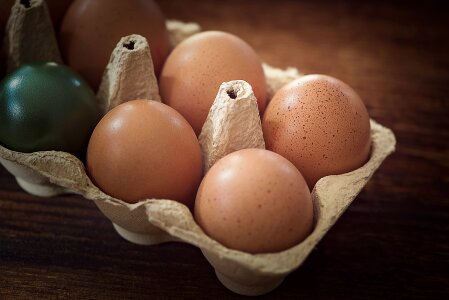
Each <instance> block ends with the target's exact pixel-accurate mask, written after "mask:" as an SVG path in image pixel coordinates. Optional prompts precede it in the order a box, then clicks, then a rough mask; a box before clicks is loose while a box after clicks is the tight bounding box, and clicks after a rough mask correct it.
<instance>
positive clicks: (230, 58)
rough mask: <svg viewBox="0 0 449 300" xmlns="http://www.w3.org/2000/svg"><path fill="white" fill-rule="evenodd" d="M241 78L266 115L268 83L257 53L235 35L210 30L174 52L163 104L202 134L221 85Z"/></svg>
mask: <svg viewBox="0 0 449 300" xmlns="http://www.w3.org/2000/svg"><path fill="white" fill-rule="evenodd" d="M238 79H242V80H245V81H247V82H248V83H249V84H250V85H251V86H252V88H253V91H254V94H255V96H256V98H257V104H258V106H259V111H260V112H261V113H263V111H264V110H265V97H266V83H265V75H264V72H263V69H262V65H261V61H260V59H259V57H258V56H257V54H256V53H255V52H254V50H253V49H252V48H251V47H250V46H249V45H248V44H247V43H246V42H244V41H243V40H242V39H240V38H238V37H237V36H235V35H232V34H229V33H225V32H219V31H206V32H202V33H198V34H195V35H193V36H191V37H190V38H188V39H186V40H184V41H183V42H182V43H180V44H179V45H178V46H177V47H176V48H175V49H174V50H173V51H172V53H171V54H170V55H169V57H168V58H167V61H166V63H165V65H164V68H163V69H162V72H161V76H160V79H159V83H160V84H159V88H160V93H161V97H162V101H164V103H166V104H168V105H170V106H171V107H173V108H174V109H176V110H177V111H179V112H180V113H181V114H182V115H183V116H184V117H185V118H186V119H187V121H188V122H189V123H190V124H191V125H192V127H193V129H194V130H195V132H196V134H197V135H199V134H200V132H201V128H202V127H203V124H204V121H205V120H206V117H207V114H208V113H209V109H210V107H211V106H212V103H213V102H214V100H215V96H216V95H217V92H218V88H219V87H220V84H221V83H223V82H225V81H230V80H238Z"/></svg>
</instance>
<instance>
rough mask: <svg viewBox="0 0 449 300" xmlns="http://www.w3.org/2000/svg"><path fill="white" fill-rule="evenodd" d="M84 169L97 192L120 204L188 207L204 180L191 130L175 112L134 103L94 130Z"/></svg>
mask: <svg viewBox="0 0 449 300" xmlns="http://www.w3.org/2000/svg"><path fill="white" fill-rule="evenodd" d="M87 170H88V173H89V175H90V177H91V179H92V180H93V182H94V183H95V184H96V185H97V186H98V187H99V188H100V189H102V190H103V191H104V192H105V193H107V194H109V195H111V196H113V197H115V198H118V199H121V200H123V201H126V202H129V203H135V202H137V201H139V200H142V199H145V198H162V199H173V200H177V201H179V202H182V203H184V204H186V205H191V204H192V202H193V200H194V197H195V194H196V190H197V188H198V185H199V183H200V181H201V176H202V161H201V150H200V146H199V143H198V140H197V138H196V135H195V133H194V132H193V130H192V127H190V125H189V124H188V123H187V121H186V120H185V119H184V118H183V117H182V116H181V115H180V114H179V113H178V112H176V111H175V110H174V109H173V108H171V107H169V106H167V105H165V104H162V103H160V102H156V101H151V100H134V101H129V102H126V103H123V104H121V105H119V106H117V107H115V108H114V109H112V110H111V111H109V112H108V113H107V114H106V115H105V116H104V117H103V119H101V121H100V122H99V123H98V125H97V126H96V127H95V129H94V132H93V133H92V136H91V139H90V141H89V146H88V149H87Z"/></svg>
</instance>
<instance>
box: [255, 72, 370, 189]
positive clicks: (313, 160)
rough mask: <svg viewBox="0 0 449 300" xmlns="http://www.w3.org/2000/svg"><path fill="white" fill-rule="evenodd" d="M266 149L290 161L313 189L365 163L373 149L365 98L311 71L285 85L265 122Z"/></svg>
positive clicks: (269, 108) (267, 112)
mask: <svg viewBox="0 0 449 300" xmlns="http://www.w3.org/2000/svg"><path fill="white" fill-rule="evenodd" d="M262 129H263V133H264V139H265V143H266V147H267V149H269V150H272V151H274V152H276V153H279V154H281V155H282V156H284V157H285V158H287V159H289V160H290V161H291V162H292V163H293V164H294V165H295V166H296V167H297V168H298V169H299V170H300V171H301V173H302V174H303V176H304V178H305V179H306V181H307V183H308V185H309V188H310V189H312V188H313V186H314V185H315V183H316V182H317V181H318V180H319V179H320V178H322V177H324V176H327V175H332V174H342V173H346V172H349V171H352V170H355V169H357V168H359V167H361V166H362V165H363V164H364V163H365V162H366V161H367V160H368V158H369V155H370V148H371V135H370V119H369V116H368V112H367V110H366V107H365V105H364V103H363V101H362V100H361V99H360V97H359V96H358V95H357V93H356V92H355V91H354V90H353V89H352V88H351V87H350V86H348V85H347V84H345V83H344V82H342V81H340V80H338V79H336V78H333V77H331V76H326V75H307V76H303V77H301V78H299V79H297V80H294V81H293V82H291V83H289V84H287V85H286V86H284V87H282V88H281V89H280V90H279V91H278V92H277V93H276V94H275V95H274V97H273V99H272V100H271V101H270V103H269V105H268V107H267V110H266V111H265V115H264V116H263V120H262Z"/></svg>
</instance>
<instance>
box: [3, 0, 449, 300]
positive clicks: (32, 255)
mask: <svg viewBox="0 0 449 300" xmlns="http://www.w3.org/2000/svg"><path fill="white" fill-rule="evenodd" d="M159 2H160V5H161V7H162V9H163V11H164V12H165V14H166V15H167V17H169V18H176V19H180V20H184V21H194V22H197V23H199V24H201V25H202V26H203V28H204V29H218V30H225V31H229V32H232V33H235V34H237V35H239V36H240V37H242V38H243V39H245V40H246V41H247V42H248V43H249V44H251V45H252V46H253V47H254V48H255V49H256V51H257V52H258V53H259V54H260V56H261V57H262V59H263V60H264V61H265V62H267V63H269V64H271V65H274V66H277V67H282V68H284V67H287V66H294V67H297V68H299V69H300V70H301V71H302V72H304V73H324V74H329V75H332V76H335V77H337V78H340V79H342V80H343V81H345V82H347V83H348V84H350V85H351V86H352V87H353V88H354V89H355V90H356V91H357V92H358V93H359V94H360V95H361V97H362V99H363V100H364V101H365V103H366V105H367V108H368V111H369V113H370V115H371V117H372V118H374V119H375V120H377V121H378V122H380V123H381V124H383V125H386V126H387V127H390V128H392V129H393V131H394V133H395V134H396V137H397V141H398V145H397V151H396V152H395V153H394V154H393V155H392V156H391V157H389V158H388V159H387V160H386V161H385V162H384V164H383V165H382V166H381V168H380V169H379V170H378V172H377V173H376V174H375V175H374V177H373V178H372V179H371V181H370V182H369V183H368V185H367V186H366V187H365V188H364V190H363V191H362V193H361V194H360V195H359V196H358V198H357V199H356V200H355V202H354V203H353V204H352V205H351V206H350V207H349V209H348V210H347V211H346V213H345V214H344V215H343V216H342V217H341V219H340V220H339V221H338V222H337V224H336V225H335V226H334V227H333V228H332V229H331V230H330V232H329V233H328V234H327V235H326V236H325V237H324V239H323V240H322V241H321V242H320V243H319V244H318V247H317V248H316V249H315V250H314V251H313V252H312V253H311V255H310V257H309V258H308V259H307V261H306V262H305V263H304V264H303V265H302V266H301V267H300V268H299V269H298V270H296V271H295V272H293V273H292V274H290V275H289V276H288V277H287V279H286V280H285V281H284V283H283V284H282V285H281V286H280V287H279V288H278V289H276V290H275V291H273V292H271V293H269V294H268V295H266V296H265V298H266V299H281V298H282V299H284V298H291V299H449V298H448V297H449V230H448V229H449V188H448V186H449V148H448V145H449V18H448V17H447V14H446V13H445V10H444V9H443V6H442V5H439V4H438V3H431V1H426V2H425V3H421V4H414V3H407V4H401V5H394V4H389V3H377V2H365V1H363V2H362V1H360V2H355V1H354V3H349V2H330V1H329V3H325V1H319V2H318V3H312V2H300V1H287V0H284V1H245V2H244V3H243V4H240V2H241V1H237V0H233V1H204V0H202V1H174V0H170V1H159ZM446 12H447V11H446ZM238 297H240V296H238V295H235V294H233V293H232V292H230V291H228V290H227V289H226V288H224V287H223V286H222V285H221V284H220V283H219V282H218V280H217V279H216V277H215V275H214V271H213V269H212V267H211V266H210V265H209V264H208V263H207V261H206V260H205V259H204V258H203V256H202V254H201V252H200V250H198V249H197V248H195V247H193V246H189V245H186V244H179V243H170V244H164V245H160V246H154V247H143V246H137V245H134V244H131V243H129V242H126V241H125V240H123V239H122V238H120V237H119V236H118V235H117V234H116V233H115V231H114V229H113V228H112V225H111V223H110V222H109V221H108V220H107V219H106V218H105V217H104V216H103V215H102V214H101V213H100V212H99V210H98V209H97V208H96V207H95V205H94V204H93V202H90V201H88V200H85V199H83V198H81V197H78V196H63V197H55V198H47V199H45V198H44V199H42V198H37V197H34V196H31V195H28V194H26V193H25V192H23V191H22V190H21V189H20V188H19V187H18V185H17V184H16V182H15V180H14V178H13V177H12V176H11V175H9V174H8V173H7V172H6V171H5V170H4V169H3V168H0V299H49V298H63V299H115V298H120V299H123V298H151V299H156V298H178V299H180V298H191V299H199V298H211V299H222V298H238Z"/></svg>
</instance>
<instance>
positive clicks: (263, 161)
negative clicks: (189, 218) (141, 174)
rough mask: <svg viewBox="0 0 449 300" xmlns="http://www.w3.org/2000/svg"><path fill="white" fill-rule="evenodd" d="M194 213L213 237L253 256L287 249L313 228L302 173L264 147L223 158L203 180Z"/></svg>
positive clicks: (311, 205) (309, 202)
mask: <svg viewBox="0 0 449 300" xmlns="http://www.w3.org/2000/svg"><path fill="white" fill-rule="evenodd" d="M194 213H195V219H196V221H197V222H198V224H199V225H200V226H201V228H202V229H203V230H204V232H205V233H206V234H208V235H209V236H210V237H212V238H213V239H215V240H217V241H218V242H220V243H221V244H223V245H224V246H226V247H228V248H232V249H236V250H241V251H245V252H249V253H266V252H278V251H282V250H285V249H288V248H290V247H292V246H294V245H296V244H298V243H300V242H301V241H303V240H304V239H305V238H306V237H307V236H308V235H309V234H310V232H311V230H312V227H313V204H312V199H311V196H310V192H309V189H308V187H307V184H306V182H305V180H304V178H303V177H302V175H301V173H300V172H299V171H298V170H297V169H296V168H295V166H294V165H293V164H292V163H291V162H289V161H288V160H287V159H285V158H283V157H282V156H280V155H278V154H276V153H274V152H271V151H268V150H262V149H244V150H239V151H236V152H233V153H231V154H229V155H227V156H225V157H223V158H222V159H220V160H219V161H218V162H217V163H216V164H215V165H214V166H213V167H212V168H211V169H210V170H209V172H208V173H207V174H206V176H205V177H204V179H203V181H202V182H201V185H200V188H199V189H198V193H197V196H196V201H195V211H194Z"/></svg>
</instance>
